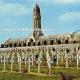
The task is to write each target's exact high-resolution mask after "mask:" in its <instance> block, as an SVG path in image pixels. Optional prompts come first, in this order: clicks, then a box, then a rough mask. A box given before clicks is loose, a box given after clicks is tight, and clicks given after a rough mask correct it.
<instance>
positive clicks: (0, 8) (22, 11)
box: [0, 3, 30, 16]
mask: <svg viewBox="0 0 80 80" xmlns="http://www.w3.org/2000/svg"><path fill="white" fill-rule="evenodd" d="M27 14H30V10H29V8H28V7H27V6H25V5H23V4H19V3H1V4H0V16H22V15H27Z"/></svg>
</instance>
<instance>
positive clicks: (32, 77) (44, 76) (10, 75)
mask: <svg viewBox="0 0 80 80" xmlns="http://www.w3.org/2000/svg"><path fill="white" fill-rule="evenodd" d="M59 72H63V73H64V74H68V75H69V74H70V75H73V76H74V77H75V80H80V69H76V68H52V71H51V75H48V69H47V67H42V69H41V73H40V74H38V73H37V68H36V67H34V69H31V73H22V72H21V73H19V72H16V71H13V72H10V71H6V72H0V80H60V79H59V78H60V74H59Z"/></svg>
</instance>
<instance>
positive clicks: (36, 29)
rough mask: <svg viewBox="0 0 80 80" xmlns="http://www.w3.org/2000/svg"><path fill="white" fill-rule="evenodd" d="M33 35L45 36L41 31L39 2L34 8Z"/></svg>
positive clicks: (37, 36) (36, 37) (35, 36)
mask: <svg viewBox="0 0 80 80" xmlns="http://www.w3.org/2000/svg"><path fill="white" fill-rule="evenodd" d="M33 36H34V38H35V39H38V38H39V37H40V36H43V33H42V31H41V13H40V8H39V6H38V4H36V6H35V7H34V9H33Z"/></svg>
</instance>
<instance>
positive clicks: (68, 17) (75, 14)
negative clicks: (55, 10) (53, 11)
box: [59, 11, 80, 22]
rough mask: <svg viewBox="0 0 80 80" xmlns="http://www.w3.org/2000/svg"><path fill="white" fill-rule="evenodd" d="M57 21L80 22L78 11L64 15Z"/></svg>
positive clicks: (79, 12)
mask: <svg viewBox="0 0 80 80" xmlns="http://www.w3.org/2000/svg"><path fill="white" fill-rule="evenodd" d="M59 20H60V21H63V22H65V21H76V20H80V11H77V12H67V13H64V14H62V15H61V16H60V17H59Z"/></svg>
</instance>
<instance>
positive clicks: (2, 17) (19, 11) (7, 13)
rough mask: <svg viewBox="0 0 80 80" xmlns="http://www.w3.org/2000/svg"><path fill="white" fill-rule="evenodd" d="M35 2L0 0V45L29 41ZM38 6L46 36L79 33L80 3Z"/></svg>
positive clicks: (45, 1)
mask: <svg viewBox="0 0 80 80" xmlns="http://www.w3.org/2000/svg"><path fill="white" fill-rule="evenodd" d="M36 1H37V0H0V43H3V42H4V41H5V40H6V39H8V38H18V37H21V38H23V37H27V36H28V35H29V34H30V33H31V29H32V12H33V8H34V6H35V3H36ZM37 3H38V4H39V6H40V8H41V16H42V29H43V33H44V34H45V35H54V34H61V33H67V32H74V31H75V30H80V0H38V1H37ZM22 29H23V30H22ZM24 29H25V30H24ZM45 29H47V31H45ZM17 30H18V31H17Z"/></svg>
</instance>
